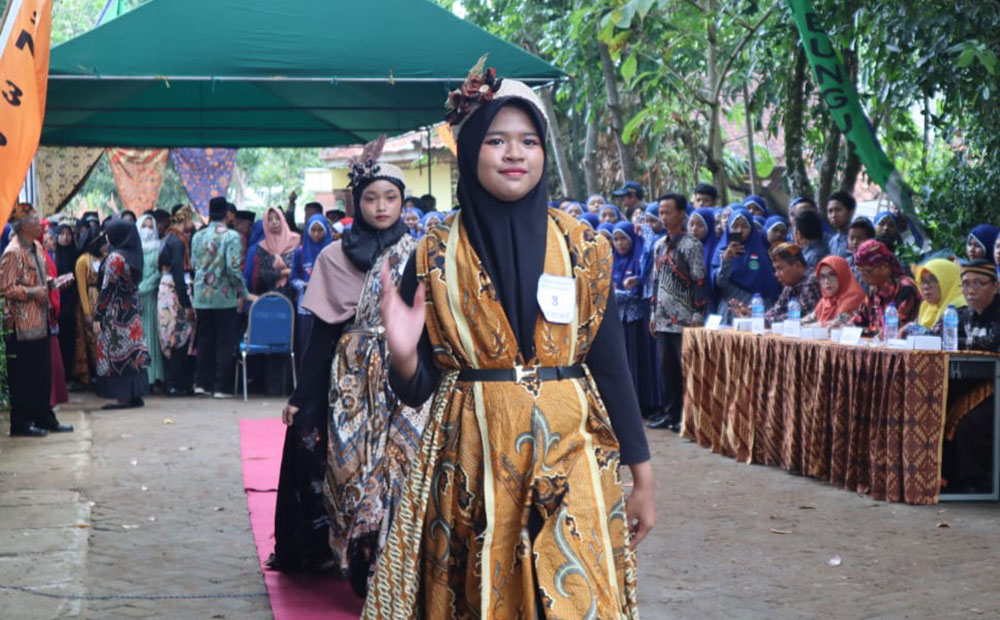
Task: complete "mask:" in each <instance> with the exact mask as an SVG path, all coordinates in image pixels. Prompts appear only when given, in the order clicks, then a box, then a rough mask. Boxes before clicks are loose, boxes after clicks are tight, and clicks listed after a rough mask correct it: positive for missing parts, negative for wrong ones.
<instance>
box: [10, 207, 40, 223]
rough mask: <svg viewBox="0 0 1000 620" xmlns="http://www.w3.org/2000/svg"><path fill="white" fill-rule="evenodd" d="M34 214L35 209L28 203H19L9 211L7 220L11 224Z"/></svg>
mask: <svg viewBox="0 0 1000 620" xmlns="http://www.w3.org/2000/svg"><path fill="white" fill-rule="evenodd" d="M34 213H35V207H33V206H31V203H30V202H19V203H17V204H16V205H14V208H13V210H11V212H10V218H9V219H10V221H11V222H18V221H20V220H22V219H24V218H26V217H28V216H29V215H33V214H34Z"/></svg>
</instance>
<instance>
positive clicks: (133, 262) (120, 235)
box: [106, 217, 142, 284]
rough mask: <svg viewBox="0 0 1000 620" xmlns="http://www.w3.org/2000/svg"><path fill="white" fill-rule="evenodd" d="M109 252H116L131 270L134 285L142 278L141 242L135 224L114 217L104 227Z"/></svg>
mask: <svg viewBox="0 0 1000 620" xmlns="http://www.w3.org/2000/svg"><path fill="white" fill-rule="evenodd" d="M106 232H107V235H108V243H110V244H111V249H110V250H109V254H110V252H118V253H119V254H121V255H122V256H123V257H124V258H125V262H126V263H128V266H129V267H131V268H132V279H133V280H134V281H135V283H136V284H138V283H139V279H140V278H142V240H141V239H140V238H139V229H138V228H136V226H135V224H133V223H132V222H130V221H128V220H127V219H125V218H123V217H116V218H115V219H113V220H111V221H110V222H108V225H107V227H106Z"/></svg>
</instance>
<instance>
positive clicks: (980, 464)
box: [942, 259, 1000, 493]
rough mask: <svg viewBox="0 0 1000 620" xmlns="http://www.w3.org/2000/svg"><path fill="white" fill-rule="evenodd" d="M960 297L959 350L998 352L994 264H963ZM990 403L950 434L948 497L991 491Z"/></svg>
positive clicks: (999, 304) (998, 292) (999, 305)
mask: <svg viewBox="0 0 1000 620" xmlns="http://www.w3.org/2000/svg"><path fill="white" fill-rule="evenodd" d="M962 293H963V294H964V295H965V301H966V303H968V306H966V307H965V308H959V309H958V343H959V348H961V349H963V350H972V351H989V352H992V353H996V352H1000V284H998V282H997V271H996V265H994V264H993V262H992V261H989V260H986V259H977V260H973V261H969V262H967V263H963V264H962ZM993 398H995V396H991V397H990V398H988V399H986V401H985V402H983V403H982V404H980V405H979V406H977V407H975V408H974V409H973V410H972V411H969V412H968V413H966V414H965V415H964V416H963V417H962V420H961V421H960V422H959V423H958V427H957V428H956V429H955V436H954V439H953V440H952V441H946V442H945V444H944V462H943V467H942V473H943V475H944V478H945V479H946V480H947V481H948V491H950V492H958V493H962V492H980V491H989V489H990V486H991V484H990V483H991V480H990V478H991V473H992V471H993V468H992V467H991V465H992V463H991V460H992V456H993Z"/></svg>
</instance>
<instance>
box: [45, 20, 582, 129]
mask: <svg viewBox="0 0 1000 620" xmlns="http://www.w3.org/2000/svg"><path fill="white" fill-rule="evenodd" d="M487 52H488V53H489V55H490V59H489V66H493V67H496V68H497V72H498V73H499V74H500V75H503V76H507V77H512V78H517V79H521V80H525V81H527V82H531V83H542V82H549V81H552V80H557V79H559V78H561V77H562V76H563V74H562V72H561V71H559V70H558V69H556V68H555V67H553V66H551V65H549V64H547V63H545V62H544V61H542V60H541V59H539V58H537V57H535V56H533V55H531V54H529V53H528V52H525V51H524V50H522V49H520V48H519V47H516V46H514V45H511V44H510V43H507V42H505V41H503V40H501V39H498V38H497V37H494V36H493V35H491V34H489V33H487V32H485V31H483V30H481V29H480V28H478V27H476V26H475V25H473V24H471V23H469V22H466V21H464V20H462V19H460V18H458V17H456V16H455V15H453V14H451V13H450V12H448V11H446V10H444V9H442V8H441V7H439V6H437V5H435V4H433V3H431V2H428V1H427V0H363V1H362V0H294V1H293V2H275V1H273V0H208V1H206V0H151V1H150V2H147V3H145V4H142V5H140V6H139V7H137V8H135V9H133V10H132V11H129V12H128V13H125V14H124V15H122V16H120V17H117V18H115V19H112V20H110V21H108V22H106V23H104V24H102V25H100V26H98V27H97V28H95V29H93V30H91V31H90V32H88V33H86V34H83V35H81V36H78V37H76V38H74V39H71V40H69V41H67V42H65V43H63V44H61V45H58V46H56V47H54V48H53V49H52V56H51V66H50V76H49V91H48V102H47V106H46V114H45V125H44V127H43V130H42V144H44V145H74V146H110V145H113V146H136V147H172V146H230V147H240V146H275V147H291V146H329V145H337V144H355V143H359V142H366V141H368V140H371V139H374V138H376V137H377V136H378V135H379V134H382V133H386V134H390V135H391V134H398V133H402V132H405V131H409V130H412V129H416V128H418V127H422V126H425V125H429V124H432V123H434V122H437V121H439V120H441V119H442V118H443V115H444V109H443V104H444V100H445V97H446V95H447V92H448V91H449V90H451V89H453V88H455V87H456V86H457V85H458V84H459V83H461V81H462V80H463V79H464V78H465V75H466V74H467V73H468V70H469V68H470V67H471V66H472V65H473V64H474V63H475V62H476V60H477V59H478V58H479V56H480V55H481V54H483V53H487Z"/></svg>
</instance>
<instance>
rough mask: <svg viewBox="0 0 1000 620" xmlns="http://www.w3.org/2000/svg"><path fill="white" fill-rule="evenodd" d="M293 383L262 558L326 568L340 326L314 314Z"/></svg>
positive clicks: (282, 565)
mask: <svg viewBox="0 0 1000 620" xmlns="http://www.w3.org/2000/svg"><path fill="white" fill-rule="evenodd" d="M314 319H315V320H314V322H313V331H312V336H311V337H310V339H309V342H308V343H307V344H306V350H305V354H304V355H303V359H302V372H301V374H299V382H298V386H297V387H296V388H295V391H294V392H293V393H292V397H291V398H290V399H289V400H288V402H289V404H291V405H294V406H295V407H298V408H299V411H298V413H297V414H295V419H294V420H293V422H292V425H291V426H290V427H289V428H288V430H287V431H286V433H285V445H284V448H283V450H282V459H281V473H280V474H279V478H278V497H277V502H276V506H275V513H274V543H275V544H274V555H273V556H272V557H271V559H270V560H269V561H268V563H269V565H270V566H271V567H272V568H275V569H277V570H281V571H283V572H295V571H309V572H316V571H324V570H329V569H331V568H333V567H332V561H333V554H332V552H331V550H330V542H329V536H330V516H329V514H328V513H327V510H326V507H325V506H324V504H323V482H324V480H325V479H326V452H327V445H328V435H329V429H328V426H327V421H328V408H329V394H330V364H331V363H332V361H333V351H334V348H335V347H336V345H337V342H338V341H339V340H340V336H341V334H342V333H343V332H344V327H345V326H348V325H350V324H351V321H350V320H348V321H345V322H343V323H336V324H333V323H327V322H326V321H323V320H322V319H320V318H319V317H314Z"/></svg>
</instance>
